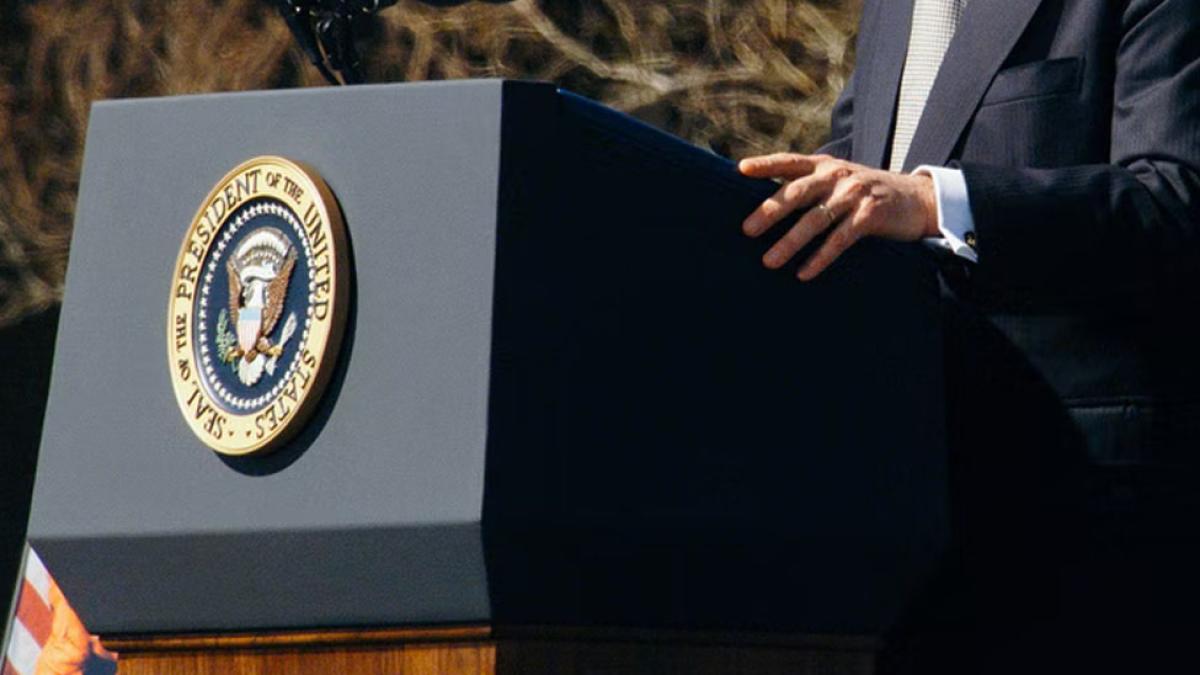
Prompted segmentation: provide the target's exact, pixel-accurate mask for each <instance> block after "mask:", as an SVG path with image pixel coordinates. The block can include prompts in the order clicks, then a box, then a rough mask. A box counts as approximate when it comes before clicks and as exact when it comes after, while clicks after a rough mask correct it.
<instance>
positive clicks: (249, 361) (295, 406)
mask: <svg viewBox="0 0 1200 675" xmlns="http://www.w3.org/2000/svg"><path fill="white" fill-rule="evenodd" d="M347 265H348V263H347V260H346V244H345V231H344V228H343V225H342V219H341V213H340V211H339V210H338V205H337V202H336V201H335V200H334V198H333V194H332V193H331V192H330V191H329V188H328V187H327V186H326V185H325V183H324V182H323V181H322V180H321V178H320V177H319V176H317V175H316V173H314V172H313V171H312V170H311V169H309V168H308V167H306V166H303V165H300V164H297V163H295V162H291V161H288V160H286V159H283V158H280V157H258V158H255V159H252V160H250V161H247V162H245V163H243V164H242V165H241V166H238V167H237V168H235V169H234V170H233V171H230V172H229V173H228V174H227V175H226V176H225V177H224V178H222V179H221V182H219V183H218V184H217V186H216V187H215V188H213V190H212V191H211V192H210V193H209V194H208V197H206V198H205V200H204V203H203V204H202V205H201V207H200V210H199V211H198V212H197V213H196V217H195V218H194V219H192V224H191V227H190V228H188V231H187V236H185V237H184V240H183V246H182V248H181V249H180V251H179V258H178V259H177V260H176V262H175V274H174V277H173V279H172V285H171V298H170V303H169V307H168V319H167V352H168V357H169V361H170V368H171V381H172V384H173V385H174V389H175V398H176V400H177V401H178V403H179V408H180V410H181V411H182V412H183V416H184V418H185V419H186V420H187V423H188V426H190V427H191V429H192V431H193V432H195V434H196V435H197V436H198V437H199V438H200V440H202V441H203V442H204V443H205V444H206V445H208V447H210V448H212V449H213V450H216V451H217V452H220V453H223V454H226V455H247V454H250V453H258V452H266V451H269V450H272V449H275V448H277V447H279V446H280V445H281V444H283V443H284V442H286V441H287V440H288V439H289V438H290V437H291V436H292V435H294V434H295V433H296V431H298V430H299V428H300V427H301V426H302V425H303V424H304V423H305V421H306V420H307V418H308V417H309V416H310V415H311V414H312V412H313V410H314V408H315V407H316V404H317V402H318V400H319V399H320V397H321V392H322V389H323V388H324V386H325V384H326V383H327V382H328V380H329V377H330V374H331V372H332V370H333V367H334V365H335V361H336V359H337V354H338V348H339V346H340V344H341V337H342V329H343V327H344V325H345V314H346V311H345V310H346V305H347V295H348V292H349V284H348V282H347V279H346V275H347V273H348V270H347Z"/></svg>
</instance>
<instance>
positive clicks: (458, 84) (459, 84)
mask: <svg viewBox="0 0 1200 675" xmlns="http://www.w3.org/2000/svg"><path fill="white" fill-rule="evenodd" d="M505 86H520V87H533V88H548V89H557V88H558V87H557V85H555V84H553V83H551V82H545V81H542V80H520V79H509V78H472V79H461V80H421V81H418V82H380V83H371V84H355V85H350V86H344V87H334V86H325V85H317V86H312V87H289V88H281V89H248V90H241V91H212V92H200V93H195V94H175V95H171V96H145V97H130V98H109V99H101V100H97V101H93V102H92V108H93V109H97V108H99V109H109V108H118V107H122V106H128V105H141V104H146V103H154V102H166V101H180V100H189V101H202V100H212V99H221V100H227V99H229V98H238V97H243V96H260V97H261V96H271V97H274V96H294V95H296V94H298V93H305V94H311V95H319V96H339V95H343V94H345V93H347V92H359V91H380V90H388V89H401V88H405V89H444V88H464V87H505Z"/></svg>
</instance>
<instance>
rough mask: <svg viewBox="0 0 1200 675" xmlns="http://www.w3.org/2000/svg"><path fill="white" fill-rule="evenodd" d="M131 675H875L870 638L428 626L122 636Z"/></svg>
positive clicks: (124, 665) (116, 643) (875, 646)
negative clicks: (663, 674)
mask: <svg viewBox="0 0 1200 675" xmlns="http://www.w3.org/2000/svg"><path fill="white" fill-rule="evenodd" d="M103 642H104V645H105V646H106V647H108V648H109V649H111V650H113V651H116V652H119V653H120V661H119V665H118V670H117V672H118V673H120V674H122V675H152V674H153V675H185V674H186V675H192V674H209V673H212V674H217V673H220V674H222V675H227V674H230V673H234V674H237V675H258V674H259V673H263V674H265V673H314V674H316V673H321V674H326V673H339V674H343V675H351V674H355V675H356V674H359V673H362V674H367V673H370V674H371V675H376V674H379V673H397V674H405V675H414V674H420V675H510V674H516V673H522V674H525V673H531V674H535V675H541V674H546V675H550V674H554V675H583V674H584V673H597V672H603V673H614V674H616V673H655V674H660V673H688V674H689V675H695V674H699V675H705V674H709V673H711V674H713V675H717V674H718V673H719V674H722V675H728V674H733V673H737V674H742V673H745V674H747V675H748V674H750V673H754V674H755V675H770V674H774V673H780V674H782V673H788V674H790V675H805V674H813V675H815V674H817V673H820V674H821V675H868V674H870V673H874V672H875V660H876V654H877V653H878V650H879V646H880V645H879V643H878V642H877V641H875V640H870V639H865V638H838V637H811V636H791V635H775V634H767V635H760V634H740V633H739V634H730V633H703V632H684V631H637V630H617V629H611V630H610V629H563V628H528V627H521V628H499V629H497V628H493V627H490V626H442V627H427V628H402V629H374V630H361V631H352V630H338V631H297V632H280V633H261V634H243V635H203V636H202V635H156V636H113V637H112V638H109V639H105V640H104V641H103Z"/></svg>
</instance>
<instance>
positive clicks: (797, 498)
mask: <svg viewBox="0 0 1200 675" xmlns="http://www.w3.org/2000/svg"><path fill="white" fill-rule="evenodd" d="M261 154H278V155H283V156H286V157H290V158H292V159H295V160H300V161H303V162H306V163H308V164H310V165H312V166H313V167H314V168H315V169H316V170H317V171H318V172H320V173H321V174H322V175H323V176H324V177H325V179H326V180H327V181H328V183H329V185H330V187H331V188H332V189H333V190H334V192H335V193H336V194H337V195H338V197H339V199H340V201H341V203H342V205H343V209H344V212H345V218H346V223H347V227H348V229H349V234H350V239H351V241H352V244H353V251H352V256H353V259H354V269H355V293H354V297H355V304H354V305H353V308H352V312H351V316H350V319H349V328H348V331H347V336H346V340H345V344H344V346H343V353H342V354H341V366H340V367H339V370H338V372H337V373H336V375H335V377H334V380H333V382H332V384H331V386H330V390H329V392H328V393H327V395H326V397H325V400H324V402H323V403H322V405H321V408H320V409H319V410H318V411H317V414H316V416H315V418H314V419H313V421H312V422H310V423H309V425H308V426H307V428H306V429H305V430H304V431H303V432H302V433H301V435H300V436H299V437H298V438H297V439H296V440H295V441H293V442H292V443H290V444H289V445H288V446H287V447H285V448H283V449H281V450H280V451H278V452H276V453H275V454H273V455H270V456H268V457H265V458H249V459H244V460H239V461H233V460H228V459H222V458H220V457H218V456H216V455H214V454H213V453H211V452H210V451H208V450H206V449H205V448H204V447H203V446H201V444H200V443H199V441H197V440H196V439H195V438H193V437H192V435H191V433H190V431H189V430H188V428H187V427H186V425H185V423H184V421H183V420H182V419H181V417H180V414H179V411H178V410H177V408H176V405H175V401H174V398H173V395H172V392H171V389H170V384H169V374H168V370H167V363H166V358H165V354H164V352H165V341H166V340H165V316H164V315H165V312H164V310H165V308H166V305H167V294H168V291H169V287H170V274H171V269H172V265H173V262H174V260H175V255H176V253H177V251H178V248H179V244H180V240H181V238H182V236H183V233H184V230H185V229H186V228H187V224H188V222H189V221H190V218H191V216H192V214H193V212H194V211H195V209H196V208H197V206H198V205H199V203H200V201H201V199H202V198H203V196H204V195H205V194H206V192H207V190H208V189H209V188H210V187H211V186H212V185H213V184H214V183H215V182H216V181H217V180H218V179H219V178H220V177H221V176H222V175H223V174H224V172H226V171H227V170H228V169H229V168H231V167H233V166H234V165H236V164H238V163H239V162H241V161H243V160H244V159H247V158H249V157H251V156H255V155H261ZM777 187H778V186H777V185H775V184H774V183H772V182H770V181H754V180H750V179H747V178H745V177H744V176H741V175H739V174H738V173H737V171H736V169H735V168H734V165H733V164H732V163H731V162H729V161H728V160H725V159H723V158H719V157H717V156H715V155H713V154H712V153H708V152H705V151H702V150H700V149H698V148H695V147H693V146H691V145H689V144H687V143H684V142H682V141H680V140H679V139H677V138H674V137H671V136H669V135H667V134H663V133H662V132H659V131H657V130H654V129H652V128H650V127H647V126H646V125H643V124H641V123H638V122H636V121H635V120H632V119H631V118H629V117H626V116H624V115H621V114H619V113H616V112H614V111H612V110H608V109H606V108H604V107H603V106H599V105H597V104H595V103H593V102H590V101H586V100H585V99H581V98H579V97H576V96H573V95H571V94H568V93H565V92H558V91H556V90H555V89H554V88H553V87H550V86H547V85H537V84H528V83H511V82H508V83H503V82H462V83H452V84H432V85H431V84H422V85H392V86H370V87H356V88H350V89H338V90H307V91H292V92H279V93H265V94H240V95H227V96H208V97H186V98H177V99H161V100H151V101H137V102H128V103H121V102H118V103H106V104H101V105H98V106H96V108H95V110H94V113H93V118H92V124H91V128H90V130H89V140H88V149H87V155H86V159H85V165H84V174H83V188H82V193H81V196H80V201H79V216H78V220H77V224H76V230H75V239H74V241H73V247H72V259H71V266H70V271H69V273H68V279H67V290H66V300H65V304H64V307H63V315H62V321H61V328H60V331H59V341H58V351H57V357H58V358H57V361H56V363H55V370H54V376H53V381H52V385H51V386H52V389H51V397H50V401H49V408H48V412H47V417H46V423H45V429H46V430H45V434H44V439H43V446H42V456H41V463H40V466H39V475H38V482H37V485H36V489H35V503H34V509H33V516H32V519H31V526H30V538H31V540H32V542H33V544H34V546H35V547H36V548H37V549H38V550H39V551H40V552H41V553H42V555H43V557H44V558H45V559H46V560H47V563H48V565H49V567H50V568H51V570H52V572H54V573H55V574H56V576H57V577H58V578H59V579H60V580H61V582H62V583H63V586H64V588H65V589H66V591H67V593H68V595H69V596H70V597H71V598H72V600H73V602H75V604H76V605H77V607H78V609H79V610H80V612H81V614H82V615H83V617H84V619H85V620H86V621H87V622H88V624H89V626H90V627H91V628H92V629H93V630H96V631H99V632H108V633H111V632H127V631H198V630H229V629H238V630H253V629H260V628H272V627H290V626H307V627H328V626H345V625H395V624H400V623H412V622H425V623H428V622H445V621H476V620H488V621H492V622H493V623H498V624H505V623H528V624H540V625H544V624H573V625H580V624H585V625H595V624H606V625H642V626H670V627H685V628H687V627H699V628H704V627H714V628H734V629H743V628H746V629H761V628H770V629H780V630H804V631H810V632H820V633H826V634H829V633H839V634H847V633H854V634H873V635H878V634H880V633H881V632H883V631H886V630H887V629H888V628H889V627H890V626H892V625H893V624H894V622H895V621H896V619H897V617H899V616H900V615H901V614H902V612H903V611H904V608H905V606H906V605H907V604H908V603H910V602H911V601H912V598H913V593H914V592H915V591H916V589H918V588H919V587H920V585H921V582H922V581H923V580H924V579H925V578H926V577H927V576H928V574H929V572H930V571H931V570H932V569H933V568H934V567H935V565H936V563H937V561H938V558H939V556H940V555H941V554H942V550H943V549H942V547H943V544H944V541H945V535H946V527H947V526H946V522H947V518H946V490H945V487H946V486H945V479H946V471H945V448H944V438H943V420H942V406H941V403H942V391H941V385H942V380H941V360H940V359H941V346H940V327H939V325H938V299H937V285H936V279H935V276H934V274H933V267H932V265H931V263H930V261H929V259H928V256H926V255H925V251H923V250H921V249H920V248H919V247H918V246H915V245H914V246H905V245H892V244H884V243H880V242H877V241H866V242H863V243H862V244H860V245H859V246H856V247H855V248H854V249H852V250H851V251H849V252H848V253H847V254H846V255H845V256H844V257H843V258H842V259H841V260H840V261H839V263H838V264H837V265H835V266H834V267H833V268H831V269H830V270H829V271H828V272H827V273H826V274H824V275H822V277H821V279H820V280H818V281H817V282H814V283H811V284H800V283H798V282H797V281H796V280H795V279H794V278H793V277H792V275H791V274H789V273H788V272H789V271H794V269H793V270H784V271H779V272H770V271H767V270H764V269H763V268H762V266H761V263H760V262H759V257H760V256H761V255H762V252H763V251H764V250H765V248H766V247H767V246H769V244H770V241H769V237H768V238H765V239H762V240H753V241H752V240H749V239H747V238H746V237H744V236H742V235H741V234H740V232H739V230H738V227H737V226H738V223H740V221H741V219H742V218H743V217H744V215H745V214H746V213H747V212H749V210H750V209H751V208H753V206H754V205H756V204H757V203H759V202H760V201H761V200H762V199H764V198H765V197H766V196H767V195H769V194H770V193H772V192H773V191H775V190H776V189H777Z"/></svg>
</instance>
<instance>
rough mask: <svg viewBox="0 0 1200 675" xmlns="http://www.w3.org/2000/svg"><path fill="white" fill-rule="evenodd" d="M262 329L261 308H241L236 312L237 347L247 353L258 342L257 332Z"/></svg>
mask: <svg viewBox="0 0 1200 675" xmlns="http://www.w3.org/2000/svg"><path fill="white" fill-rule="evenodd" d="M260 328H262V307H243V308H241V310H239V311H238V318H237V337H238V346H239V347H241V348H242V351H243V352H246V353H249V352H250V350H251V349H254V345H255V344H256V343H257V342H258V330H259V329H260Z"/></svg>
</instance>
